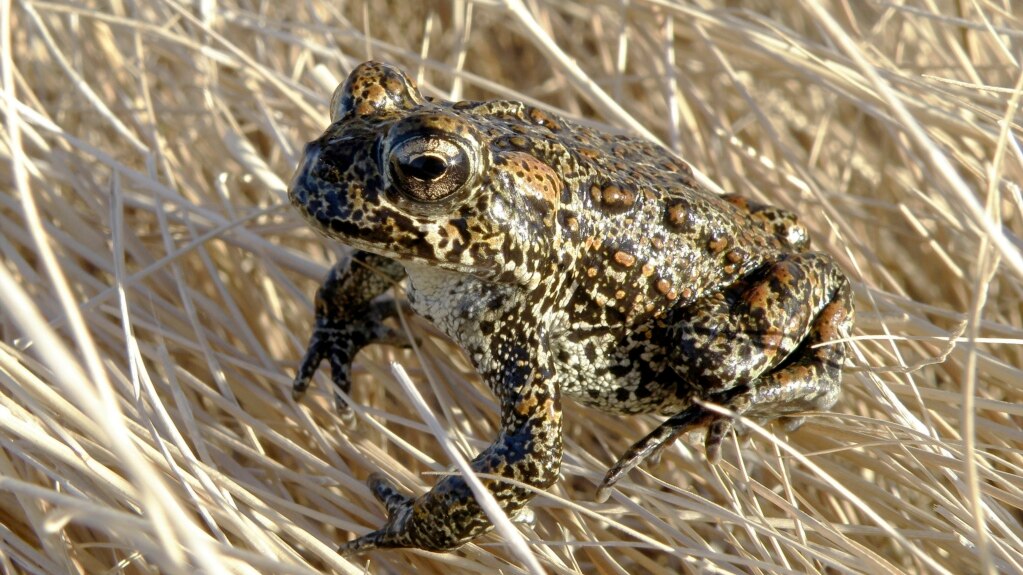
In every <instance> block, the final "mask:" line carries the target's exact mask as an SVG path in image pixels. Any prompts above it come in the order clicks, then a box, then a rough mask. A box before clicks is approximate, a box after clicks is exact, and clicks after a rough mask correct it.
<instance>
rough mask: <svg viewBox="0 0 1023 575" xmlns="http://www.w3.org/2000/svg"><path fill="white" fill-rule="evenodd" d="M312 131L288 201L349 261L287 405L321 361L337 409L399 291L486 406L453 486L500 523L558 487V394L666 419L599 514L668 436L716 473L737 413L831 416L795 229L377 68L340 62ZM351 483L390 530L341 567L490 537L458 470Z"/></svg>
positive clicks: (843, 299) (830, 346)
mask: <svg viewBox="0 0 1023 575" xmlns="http://www.w3.org/2000/svg"><path fill="white" fill-rule="evenodd" d="M330 119H331V124H330V126H329V127H328V128H327V130H326V132H324V134H323V135H322V136H320V137H319V138H317V139H316V140H314V141H312V142H311V143H309V144H308V145H307V146H306V148H305V151H304V153H303V157H302V161H301V165H300V166H299V167H298V169H297V171H296V172H295V175H294V177H293V179H292V182H291V185H290V189H289V197H290V199H291V202H292V204H293V205H294V206H295V207H296V208H297V209H298V210H299V211H300V212H301V214H302V215H303V216H304V218H305V219H306V220H307V221H308V223H309V224H310V225H312V226H313V227H314V228H315V229H316V230H318V231H320V232H322V233H323V234H324V235H326V236H327V237H329V238H331V239H335V240H338V241H340V242H343V243H344V244H347V245H348V246H351V247H352V248H354V251H353V252H352V253H351V255H350V257H348V258H346V259H345V260H344V261H342V262H341V263H339V264H337V265H336V266H335V267H334V268H333V269H332V271H331V272H330V274H329V276H328V277H327V279H326V281H325V282H324V283H323V285H322V287H321V288H320V290H319V291H318V292H317V297H316V323H315V328H314V332H313V335H312V338H311V341H310V343H309V348H308V351H307V353H306V355H305V357H304V359H303V360H302V362H301V365H300V367H299V369H298V373H297V376H296V378H295V383H294V391H295V395H296V397H298V396H300V395H301V394H302V392H304V391H305V390H306V389H307V387H308V386H309V383H310V379H311V378H312V376H313V374H314V373H315V371H316V370H317V368H318V366H319V365H320V363H321V361H322V360H324V359H326V360H328V361H329V363H330V366H331V373H332V379H333V382H334V384H335V385H336V386H337V388H338V389H340V390H341V391H343V392H345V394H347V393H348V392H349V389H350V366H351V362H352V359H353V357H354V356H355V354H356V353H358V351H359V350H360V349H361V348H363V347H365V346H367V345H369V344H372V343H374V342H381V341H382V342H388V343H393V342H395V341H396V339H399V338H398V337H397V334H396V332H395V331H393V329H392V328H391V327H389V326H388V325H387V324H386V323H385V322H386V320H387V319H388V318H390V317H392V316H393V315H394V314H395V313H396V311H397V308H396V304H395V302H394V301H393V299H392V300H387V299H381V298H378V296H380V295H381V294H382V293H383V292H384V291H386V290H387V289H388V288H389V287H391V286H392V285H393V284H394V283H396V282H400V281H402V280H405V279H406V278H407V280H408V281H407V289H406V291H407V297H408V302H409V304H410V306H411V308H412V309H413V310H414V311H415V312H416V313H418V314H420V315H422V316H423V317H425V318H427V319H428V320H429V321H431V322H433V323H434V324H435V325H436V326H437V327H438V328H439V329H440V330H441V331H443V332H444V333H445V334H447V335H448V336H449V337H450V338H451V339H452V340H454V341H455V342H457V343H458V345H459V346H460V347H461V348H462V349H463V350H464V351H465V353H466V355H467V357H468V359H469V360H470V361H471V363H472V365H473V366H474V368H475V370H476V371H477V372H478V373H479V375H480V376H481V377H482V379H483V381H484V382H485V383H486V385H487V386H488V387H489V388H490V390H491V391H492V392H493V393H494V395H495V396H496V397H497V399H498V401H499V404H500V411H501V413H500V432H499V433H498V436H497V437H496V438H495V439H494V441H493V443H492V444H491V445H490V447H488V448H487V449H485V450H484V451H483V452H482V453H480V454H479V455H477V456H476V457H475V459H473V460H472V463H471V466H472V468H473V470H474V471H475V472H476V473H478V474H481V477H480V479H481V480H482V482H483V484H484V485H485V486H486V488H487V489H488V490H489V491H490V492H491V493H492V494H493V496H494V497H495V498H496V500H497V502H498V503H499V504H500V506H501V507H502V508H503V510H504V511H505V512H507V513H508V514H509V516H514V515H516V514H518V513H519V512H521V511H522V510H523V507H524V506H525V505H526V504H527V503H528V502H529V501H530V499H531V498H532V497H533V496H534V494H535V493H534V491H533V490H530V489H527V488H526V487H523V486H531V487H533V488H538V489H543V488H546V487H548V486H550V485H551V484H552V483H553V482H554V481H555V480H556V479H557V477H558V474H559V469H560V464H561V459H562V409H561V401H562V399H563V398H569V399H571V400H573V401H577V402H579V403H582V404H585V405H587V406H591V407H594V408H597V409H601V410H604V411H607V412H611V413H616V414H623V415H629V414H641V413H656V414H661V415H663V416H666V417H667V419H666V420H665V421H664V422H663V423H662V424H661V425H660V426H659V427H657V428H656V429H655V430H654V431H653V432H651V433H650V434H649V435H647V436H646V437H644V438H643V439H641V440H640V441H638V442H637V443H636V444H635V445H634V446H633V447H632V448H631V449H630V450H628V451H627V452H626V453H625V454H624V455H623V456H622V458H621V459H620V460H619V461H618V462H617V463H616V464H615V465H614V466H613V467H612V468H611V469H610V471H608V473H607V476H606V477H605V478H604V481H603V483H602V485H601V486H600V488H599V490H598V495H599V496H601V497H606V496H607V493H608V490H609V489H610V487H611V486H612V485H613V484H614V483H615V482H616V481H618V480H619V479H620V478H621V477H622V476H623V475H624V474H625V473H626V472H627V471H629V470H630V469H632V468H633V467H635V466H636V465H638V464H639V463H641V462H642V461H643V460H644V459H646V458H648V457H650V456H651V455H654V454H656V453H658V452H659V451H660V450H661V449H663V448H664V447H665V446H667V445H670V444H671V443H673V442H674V441H675V440H676V439H677V438H679V436H681V435H682V434H684V433H686V432H688V431H691V430H694V429H698V428H705V429H706V439H705V450H706V453H707V457H708V459H710V460H711V461H714V460H716V459H717V458H718V454H719V451H720V444H721V442H722V439H723V438H724V437H725V436H726V434H727V433H728V432H729V431H730V430H731V429H732V427H733V424H734V421H735V420H734V417H736V416H745V417H749V418H752V419H753V420H754V421H761V422H766V421H770V420H773V419H778V418H784V419H786V420H789V421H795V422H798V421H799V417H798V416H799V414H801V413H804V412H806V411H809V410H824V409H828V408H830V407H831V406H832V405H833V404H834V402H835V401H836V399H837V397H838V393H839V387H840V379H841V367H842V364H843V361H844V358H845V350H844V346H843V345H842V344H841V343H837V342H834V341H833V340H837V339H839V338H841V337H844V336H845V335H847V334H848V333H849V331H850V329H851V325H852V320H853V307H852V297H851V293H850V285H849V282H848V280H847V279H846V277H845V275H843V273H842V271H841V270H840V269H839V268H838V266H837V265H836V263H835V261H834V260H833V259H832V257H830V256H829V255H828V254H825V253H820V252H814V251H809V249H808V247H809V239H808V234H807V232H806V229H805V228H804V227H803V226H802V225H800V224H799V223H798V222H797V221H796V218H795V217H794V216H793V215H792V214H790V213H788V212H786V211H784V210H782V209H778V208H775V207H772V206H768V205H764V204H761V203H758V202H755V201H752V200H749V199H746V198H743V197H741V196H736V195H730V196H721V195H717V194H715V193H713V192H711V191H709V190H707V189H706V188H705V187H703V186H701V185H700V184H699V183H698V182H697V180H696V179H695V178H694V176H693V172H692V169H691V168H690V167H689V166H688V165H687V164H686V163H685V162H682V161H680V160H679V159H678V158H676V157H675V156H674V155H673V154H672V153H671V152H669V151H667V150H665V149H663V148H661V147H659V146H657V145H654V144H652V143H650V142H646V141H643V140H640V139H637V138H634V137H629V136H625V135H615V134H611V133H606V132H604V131H600V130H596V129H593V128H589V127H586V126H582V125H579V124H576V123H573V122H571V121H568V120H565V119H563V118H560V117H557V116H555V115H552V114H550V113H547V112H545V111H543V110H540V109H538V108H535V107H530V106H527V105H524V104H522V103H520V102H514V101H505V100H497V101H483V102H477V101H463V102H448V101H443V100H437V99H430V98H424V97H423V96H422V94H421V93H420V92H419V90H418V88H417V87H416V85H415V83H414V82H413V81H412V80H411V79H409V77H408V76H406V75H405V74H404V73H403V72H402V71H401V70H399V69H397V68H395V67H393V66H390V65H386V64H381V63H376V62H367V63H364V64H362V65H360V66H358V67H357V68H356V69H355V70H354V71H353V72H352V73H351V75H350V76H349V77H348V79H347V80H345V82H344V83H343V84H342V85H341V86H339V87H338V89H337V90H336V92H335V93H334V96H333V98H332V101H331V104H330ZM708 404H715V405H717V406H720V407H723V408H725V410H727V412H728V413H729V414H728V415H725V414H723V413H722V412H720V411H716V410H713V409H711V408H709V407H708ZM504 478H507V479H511V480H514V482H516V483H512V482H507V481H503V479H504ZM370 487H371V490H372V491H373V493H374V495H375V496H376V497H377V498H378V499H379V500H380V501H381V503H382V504H383V505H384V506H385V507H386V509H387V514H388V519H387V521H386V523H385V524H384V525H383V527H381V528H380V529H378V530H376V531H373V532H371V533H369V534H366V535H363V536H361V537H358V538H357V539H355V540H353V541H350V542H348V543H345V544H344V545H342V546H341V548H340V552H341V553H344V554H351V553H356V552H364V551H367V550H371V549H375V548H393V547H416V548H421V549H427V550H433V551H444V550H450V549H454V548H456V547H458V546H460V545H462V544H464V543H466V542H468V541H471V540H473V539H474V538H476V537H478V536H480V535H482V534H484V533H486V532H487V531H489V530H490V529H492V525H491V523H490V521H489V520H488V519H487V517H486V515H485V514H484V512H483V511H482V509H481V508H480V505H479V504H478V503H477V501H476V499H475V498H474V496H473V494H472V492H471V490H470V489H469V487H468V486H467V484H466V482H465V481H464V480H463V479H462V477H460V476H459V475H457V474H456V475H451V476H447V477H445V478H443V479H441V480H440V481H439V482H438V483H437V484H436V485H435V486H434V487H433V489H431V490H430V491H429V492H428V493H426V494H424V495H423V496H421V497H418V498H413V497H411V496H409V495H407V494H404V493H402V492H401V491H400V490H398V489H397V488H396V487H395V486H393V485H392V484H391V483H390V482H389V481H388V480H386V479H385V478H383V477H382V476H380V475H374V476H372V477H371V479H370Z"/></svg>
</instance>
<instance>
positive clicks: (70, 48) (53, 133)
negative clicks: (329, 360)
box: [0, 0, 1023, 573]
mask: <svg viewBox="0 0 1023 575" xmlns="http://www.w3.org/2000/svg"><path fill="white" fill-rule="evenodd" d="M406 4H412V3H404V2H392V3H389V5H385V3H379V2H351V3H346V2H334V1H323V2H314V1H309V2H294V3H291V2H283V3H271V2H244V1H242V2H239V1H221V2H193V3H184V2H181V1H179V0H157V1H152V2H138V3H136V2H99V1H90V2H83V1H82V0H75V1H55V2H33V1H30V0H22V1H15V2H8V1H5V2H0V6H2V14H0V15H2V33H3V43H2V46H0V73H2V84H3V96H2V98H0V110H2V112H3V125H2V128H0V133H2V140H0V154H2V160H3V161H2V163H0V177H2V182H3V188H2V189H3V190H4V193H2V194H0V226H2V230H3V234H2V238H0V251H2V254H3V265H2V266H0V302H2V305H3V308H2V309H3V313H2V315H0V318H2V333H3V337H2V339H0V571H3V572H11V573H13V572H24V573H111V572H113V573H119V572H126V573H157V572H159V573H193V572H196V571H197V570H200V569H201V570H203V571H204V572H206V573H227V572H232V573H233V572H237V573H310V572H315V571H336V572H347V573H357V572H360V571H361V570H362V569H363V568H364V565H365V563H366V562H367V561H368V562H369V569H370V571H379V572H396V573H403V572H411V571H412V569H413V568H414V569H416V571H417V572H419V573H444V572H467V573H492V572H496V571H497V570H498V569H501V570H503V572H505V573H519V572H523V571H524V570H525V569H526V568H525V567H523V565H525V564H524V563H523V562H522V560H521V559H520V558H519V557H518V556H516V555H514V554H513V552H512V551H510V550H509V547H508V546H507V545H506V544H505V543H504V542H505V541H506V540H505V539H504V538H501V537H498V536H488V537H486V538H483V539H481V540H479V541H478V542H477V544H475V545H470V546H467V547H465V548H464V550H462V551H459V552H458V553H455V554H448V555H434V554H429V553H423V552H400V551H396V552H379V553H375V554H372V555H370V556H368V557H363V558H360V559H359V560H358V561H356V562H355V563H354V564H350V563H348V562H346V561H344V560H342V559H341V558H339V557H338V556H336V555H335V554H334V552H333V548H334V546H335V544H336V543H338V542H339V541H342V540H345V539H347V538H349V537H351V536H352V533H353V532H355V533H363V532H365V531H366V530H368V529H369V528H372V527H374V526H377V525H379V524H380V522H381V521H382V510H381V508H380V507H379V506H378V505H377V504H376V502H375V501H373V500H372V498H371V497H370V496H369V493H368V491H367V490H366V489H365V487H364V486H363V484H362V480H363V479H364V478H365V477H366V476H367V475H368V474H369V473H370V472H372V471H375V470H384V471H386V472H388V473H389V474H390V475H391V476H392V477H394V478H396V479H397V480H398V481H399V482H401V483H402V484H403V485H405V486H406V487H407V488H409V489H412V490H414V491H416V492H422V491H423V490H424V489H426V488H428V486H429V485H431V484H432V483H433V482H434V481H435V479H436V473H437V472H443V471H444V470H446V469H447V468H448V466H449V465H450V463H451V459H450V458H449V457H447V456H446V455H445V454H444V451H443V450H442V449H441V442H442V441H450V442H451V443H452V444H453V445H454V446H455V447H456V448H457V449H459V450H460V451H461V453H463V454H465V455H471V454H473V453H474V452H475V451H476V450H478V449H480V448H481V447H482V446H484V445H485V444H486V443H487V441H488V440H489V438H491V437H493V436H494V433H495V419H496V410H495V407H494V400H493V398H492V397H491V396H490V395H489V394H488V393H486V392H485V391H482V390H481V388H480V387H479V384H478V381H477V379H476V377H475V376H474V375H473V373H472V371H471V369H470V368H468V367H467V365H466V362H465V361H464V359H463V358H462V357H461V356H460V355H459V354H458V352H457V350H456V349H455V348H454V347H453V346H452V345H451V344H449V343H447V342H446V341H444V340H443V339H442V338H440V337H435V336H436V332H435V331H434V330H433V329H432V328H431V327H430V326H429V325H427V324H426V323H425V322H422V321H415V320H414V321H412V323H411V329H412V330H413V331H414V332H415V333H416V334H417V335H418V336H419V337H420V338H421V339H422V341H423V346H422V350H421V352H422V353H421V355H420V356H416V355H414V354H413V353H411V352H408V351H401V350H394V349H389V348H383V347H375V348H372V349H370V350H368V351H367V352H366V353H364V354H362V355H360V357H359V361H358V363H357V373H358V380H357V382H356V383H357V386H356V388H355V391H354V396H355V398H356V400H357V401H358V402H359V404H360V405H361V406H362V408H361V409H360V410H359V412H358V416H359V422H358V426H357V428H355V429H349V428H346V427H345V426H343V425H342V423H341V422H340V421H339V419H338V417H337V416H336V414H335V412H334V411H333V410H332V407H331V404H330V400H329V398H330V394H329V389H328V386H327V380H326V378H325V377H323V375H325V374H321V378H320V379H319V380H318V382H317V386H316V387H315V389H314V391H313V393H312V394H311V395H310V396H309V397H308V398H307V400H306V401H305V402H303V403H302V404H301V405H297V404H295V403H294V402H293V401H292V400H291V399H290V396H289V389H288V386H289V382H290V380H289V377H290V375H291V374H292V373H293V370H294V367H295V365H296V362H297V358H298V357H299V354H300V352H301V350H302V349H303V346H304V343H305V340H306V338H307V336H308V334H309V329H310V321H311V318H312V310H311V308H310V298H311V295H312V294H313V291H314V289H315V287H316V284H317V282H318V280H319V279H320V278H321V276H322V275H323V274H324V272H325V270H326V269H327V267H328V266H329V265H330V263H331V262H332V261H334V260H335V259H336V258H337V256H338V254H339V253H341V252H342V251H343V250H344V248H343V247H341V246H337V245H328V243H327V242H325V241H324V240H322V239H321V238H319V237H317V236H316V235H314V234H313V232H311V231H310V230H309V229H307V228H306V226H305V225H304V224H303V223H302V222H301V221H300V219H299V218H298V217H297V215H296V214H295V213H294V212H293V211H292V210H291V209H290V208H289V206H288V205H287V202H286V198H285V183H284V182H285V181H286V180H287V178H288V175H289V174H290V171H291V170H292V169H293V167H294V166H295V165H296V163H297V158H298V154H299V153H300V151H301V146H302V144H303V143H304V142H305V141H307V140H309V139H311V138H312V137H314V136H315V135H317V134H318V133H319V131H320V130H321V129H322V128H323V127H324V126H325V125H326V103H327V99H328V98H329V96H330V93H331V91H332V89H333V87H334V84H335V83H336V82H337V80H338V79H339V78H343V76H344V75H345V74H346V73H347V71H348V70H350V69H351V67H352V66H354V65H355V64H356V63H358V62H360V61H362V60H365V59H368V58H370V57H372V58H375V59H381V60H387V61H391V62H395V63H398V64H401V65H402V66H403V67H405V68H406V69H407V70H409V71H410V72H412V73H413V74H416V75H418V77H419V79H420V81H421V85H422V86H423V87H424V89H425V90H426V91H427V92H428V93H431V94H433V95H436V96H441V97H448V98H452V97H454V98H463V97H464V98H492V97H501V98H517V99H524V100H528V101H531V102H539V103H542V104H543V105H545V106H548V107H550V108H551V109H554V110H557V111H560V112H561V113H564V114H566V115H570V116H573V117H582V118H586V119H587V121H592V122H600V123H602V124H604V125H607V126H611V127H615V128H618V129H625V130H632V131H634V132H637V133H642V134H645V135H647V136H648V137H651V138H659V139H660V140H661V141H662V142H665V143H666V144H667V145H669V146H671V147H673V148H674V149H676V150H677V151H678V152H679V153H680V154H681V155H682V156H683V157H685V158H687V159H688V160H689V161H690V162H691V163H692V164H693V165H694V166H695V167H697V168H698V169H700V170H701V171H703V172H704V173H705V174H707V175H708V177H709V178H710V179H711V180H713V181H715V182H717V183H719V184H720V185H721V187H722V188H724V189H725V190H728V191H741V192H744V193H746V194H750V195H752V196H755V197H757V198H761V199H765V200H769V201H770V202H772V203H775V204H778V205H782V206H785V207H787V208H790V209H792V210H794V211H796V212H797V213H800V214H801V215H802V216H803V219H804V220H805V221H806V222H807V224H808V225H809V226H810V228H811V230H812V233H813V238H814V242H815V244H816V246H817V247H818V248H819V249H822V250H826V251H828V252H831V253H832V254H835V255H836V256H837V258H838V259H839V260H840V262H841V264H842V265H843V267H844V268H845V269H846V270H847V271H848V273H849V276H850V277H851V278H852V279H853V281H854V283H855V286H856V295H857V305H858V322H857V326H856V330H855V338H854V341H852V342H851V343H850V345H851V349H852V350H853V353H852V360H851V365H850V366H849V367H848V368H847V370H846V375H845V383H844V393H843V396H842V399H841V401H840V403H839V404H838V405H837V406H836V409H835V411H834V413H830V414H818V415H814V416H812V417H811V418H810V419H809V421H808V423H807V424H806V425H805V426H804V427H803V428H802V429H801V430H799V431H798V432H795V433H792V434H789V435H786V434H785V433H784V432H783V431H782V430H781V429H779V428H775V427H771V428H769V429H768V433H767V434H761V433H759V432H758V433H755V434H754V437H753V439H752V443H749V444H738V443H732V444H731V445H729V446H728V447H727V448H726V451H725V456H724V460H723V462H722V463H721V464H720V465H718V466H709V465H707V463H706V462H705V461H704V460H703V458H702V455H700V454H699V451H698V450H697V451H696V455H693V454H691V453H690V451H688V450H687V446H686V444H685V443H683V442H680V443H679V444H678V446H677V448H675V449H672V450H670V452H669V453H666V454H665V456H664V457H663V459H662V460H661V462H660V463H658V464H648V465H645V466H643V467H642V468H641V469H640V470H637V471H634V472H633V473H632V474H630V475H629V477H628V478H627V479H626V480H625V481H623V482H622V484H621V485H620V486H619V489H618V490H617V491H616V493H615V495H614V496H613V498H612V499H611V500H610V501H609V502H608V503H606V504H597V503H595V502H594V501H593V497H592V494H593V490H594V486H595V482H596V481H598V480H599V478H600V477H601V476H602V474H603V472H604V470H605V468H606V467H607V466H608V465H609V464H610V463H611V462H613V461H614V459H615V458H616V457H617V456H618V455H619V454H620V453H622V451H623V450H624V449H625V448H626V447H627V446H628V445H630V444H631V442H632V441H634V440H636V439H638V438H639V437H641V436H642V434H643V433H644V432H645V431H646V430H648V429H650V428H651V426H653V425H654V424H655V423H656V419H655V418H620V417H611V416H607V415H604V414H602V413H597V412H595V411H592V410H587V409H584V408H580V407H577V406H569V407H568V419H567V431H566V437H565V439H566V442H567V446H566V456H565V466H564V469H563V472H562V479H561V481H560V482H559V483H558V484H557V485H556V486H555V487H554V488H552V489H551V490H550V492H549V493H545V494H542V495H540V496H539V497H537V499H536V500H535V503H534V504H533V506H532V508H533V510H534V511H535V513H536V523H535V525H534V526H532V527H522V528H521V533H522V534H523V536H524V537H525V539H526V540H527V541H528V543H529V546H528V549H529V550H530V552H532V553H533V554H534V555H535V557H536V559H537V560H538V564H539V565H542V567H543V569H545V570H546V571H548V572H551V573H575V572H585V573H626V572H629V573H632V572H652V573H674V572H677V571H680V570H681V571H688V572H727V573H739V572H754V573H822V572H829V573H912V572H928V573H941V572H946V573H978V572H988V573H990V572H994V571H1002V572H1020V571H1023V527H1021V523H1020V517H1021V512H1020V510H1021V507H1023V431H1021V429H1020V422H1021V421H1023V419H1021V418H1023V407H1020V404H1021V401H1023V393H1021V386H1020V382H1021V381H1023V370H1021V365H1023V346H1021V342H1023V330H1021V328H1020V326H1021V313H1023V312H1021V310H1023V281H1021V278H1023V258H1021V249H1020V247H1021V240H1020V238H1021V232H1023V216H1021V207H1023V200H1021V192H1020V187H1019V185H1018V182H1020V181H1021V172H1023V151H1021V148H1020V142H1019V136H1020V123H1019V119H1018V117H1017V111H1018V110H1019V98H1020V95H1021V93H1023V92H1021V90H1020V85H1021V82H1023V74H1021V68H1020V66H1019V58H1020V57H1021V56H1023V50H1021V47H1023V32H1021V30H1023V16H1021V14H1020V12H1019V11H1020V9H1021V8H1020V6H1019V4H1018V3H1017V2H1014V1H1012V0H957V1H952V0H947V1H943V0H933V2H931V1H924V0H919V1H910V2H906V3H901V2H893V3H887V2H880V1H873V0H871V1H867V0H863V1H860V0H846V1H842V0H823V1H822V2H820V3H819V6H818V3H817V2H813V1H811V0H784V1H781V2H769V1H757V0H750V1H740V0H732V1H728V2H714V1H712V0H693V1H691V2H684V3H680V5H674V4H670V3H664V4H668V5H661V4H662V3H660V2H655V1H653V0H631V2H614V1H608V2H602V3H585V2H578V1H576V2H564V3H556V2H545V1H540V0H537V1H533V2H530V3H528V7H527V6H523V5H521V4H520V3H519V2H518V1H509V2H507V4H506V5H500V6H498V5H493V4H492V3H490V2H481V3H476V4H471V5H467V4H466V3H463V2H427V3H426V4H427V6H426V7H423V8H415V9H412V8H409V7H408V6H407V5H406ZM903 4H905V5H903ZM1013 11H1015V13H1013ZM391 361H397V362H399V363H400V364H401V365H402V366H404V367H405V368H406V369H407V370H408V372H409V373H410V377H411V379H412V381H414V382H415V383H416V384H417V386H418V388H419V390H420V391H421V392H422V394H423V395H424V396H425V397H426V398H427V399H426V405H425V407H426V408H427V409H428V410H429V411H430V412H432V413H434V414H436V415H437V417H438V418H439V420H440V428H441V429H443V433H442V435H441V437H438V436H437V435H436V434H435V433H434V432H433V431H431V428H429V427H428V426H427V425H426V424H425V423H424V421H425V420H424V418H423V417H421V416H420V415H419V413H420V412H419V411H418V409H420V408H422V407H424V406H423V405H421V404H419V402H417V401H416V400H414V398H413V396H411V395H410V394H409V393H408V391H407V388H405V387H403V386H402V385H401V383H400V382H399V380H398V379H397V378H396V376H395V374H394V373H393V372H392V371H391V369H390V367H389V362H391ZM324 371H325V370H324Z"/></svg>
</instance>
